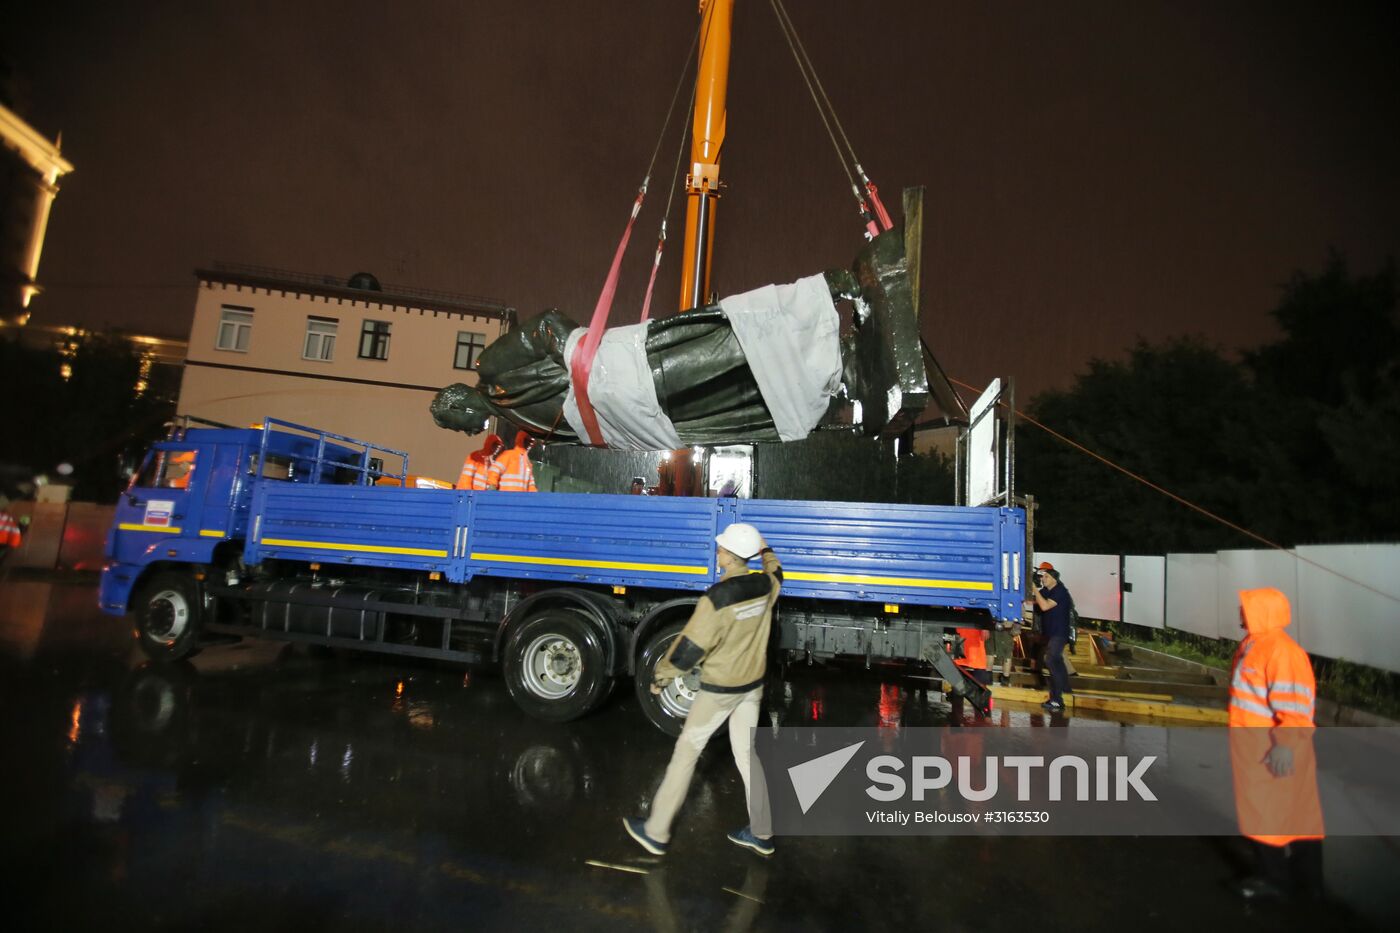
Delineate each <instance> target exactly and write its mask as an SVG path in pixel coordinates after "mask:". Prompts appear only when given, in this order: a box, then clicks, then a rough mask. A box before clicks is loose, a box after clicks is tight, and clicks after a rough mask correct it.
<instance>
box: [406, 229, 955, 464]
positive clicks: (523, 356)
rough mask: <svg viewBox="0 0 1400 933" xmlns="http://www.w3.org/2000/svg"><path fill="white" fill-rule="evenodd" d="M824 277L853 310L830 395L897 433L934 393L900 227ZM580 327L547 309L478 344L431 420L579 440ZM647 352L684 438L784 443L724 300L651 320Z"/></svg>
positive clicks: (870, 428) (864, 423)
mask: <svg viewBox="0 0 1400 933" xmlns="http://www.w3.org/2000/svg"><path fill="white" fill-rule="evenodd" d="M824 278H825V282H826V286H827V288H828V290H829V293H830V296H831V300H832V302H833V303H835V302H839V301H850V302H851V303H852V305H853V313H852V315H851V322H852V324H851V327H850V329H849V331H848V332H847V333H845V334H842V335H841V336H840V388H839V391H838V392H837V393H836V396H835V397H836V399H837V400H844V401H849V402H851V403H853V404H852V405H851V408H852V412H853V417H852V419H851V420H852V421H853V422H854V423H855V424H858V425H859V426H860V428H861V429H862V430H863V431H864V433H866V434H868V435H881V436H892V435H894V434H898V433H899V432H901V431H903V430H904V429H905V428H907V427H908V426H909V425H910V424H911V423H912V422H913V419H914V418H915V417H917V416H918V414H919V413H920V412H921V411H923V409H924V407H925V406H926V404H927V403H928V400H929V394H930V388H929V378H928V372H927V370H926V369H925V367H924V364H923V359H922V349H921V345H920V340H919V329H918V320H917V316H916V310H915V298H914V292H913V290H912V288H911V285H910V273H909V268H908V264H907V262H906V258H905V242H904V231H903V228H899V227H896V228H895V229H893V230H890V231H888V232H886V233H884V234H881V235H880V236H878V237H876V238H875V239H874V240H873V241H871V242H870V243H869V244H868V245H867V246H866V247H865V248H864V249H863V250H862V251H861V252H860V254H859V255H858V256H857V258H856V261H855V263H854V264H853V268H852V270H851V271H847V270H844V269H842V270H835V271H829V272H826V273H824ZM578 327H579V325H578V324H576V323H575V322H574V321H571V320H569V319H568V318H566V317H564V316H563V315H562V314H560V313H559V312H558V311H555V310H549V311H545V312H544V313H542V314H540V315H538V316H536V317H534V318H532V319H531V320H529V321H526V322H524V323H523V324H522V325H521V326H519V327H517V328H515V329H513V330H511V331H510V332H508V333H507V334H505V335H503V336H502V337H500V338H499V339H497V340H496V341H495V342H494V343H492V344H491V345H490V346H489V347H487V348H486V349H485V350H484V351H482V354H481V357H480V360H479V363H478V367H477V372H478V376H479V379H478V384H477V386H475V387H473V386H467V385H464V384H462V383H454V384H453V385H450V386H447V387H446V388H444V389H442V390H441V391H439V392H438V393H437V395H436V396H435V397H434V399H433V401H432V404H431V406H430V408H431V411H432V414H433V419H434V420H435V421H436V422H437V424H438V425H439V426H440V427H443V428H448V429H451V430H457V431H463V432H466V433H468V434H476V433H479V432H481V431H483V430H485V427H486V422H487V419H488V418H490V417H492V416H495V417H500V418H505V419H507V420H509V421H511V422H513V423H514V424H517V425H519V426H520V427H522V428H524V429H525V430H526V431H528V432H530V433H531V434H533V435H535V436H537V437H541V438H548V439H549V440H551V441H564V442H573V443H580V442H586V440H582V441H581V439H580V437H579V435H578V433H577V432H576V430H575V429H574V427H573V426H571V425H570V424H569V419H568V418H566V417H564V407H565V400H566V397H567V396H568V395H569V387H570V379H569V373H568V371H567V369H566V368H565V347H566V344H567V342H568V338H569V335H570V334H571V333H573V332H574V331H575V330H576V329H577V328H578ZM644 350H645V362H646V366H647V367H648V368H649V369H650V371H651V382H652V384H653V385H654V387H655V390H656V396H655V397H656V401H657V402H658V403H659V405H660V409H661V411H662V412H663V413H664V415H665V416H666V417H669V419H670V422H671V424H672V425H674V436H675V437H677V438H678V439H679V441H680V443H681V444H686V445H689V444H719V443H745V442H755V441H778V440H780V439H781V438H780V435H779V432H778V430H777V429H776V427H775V423H774V417H773V415H772V414H771V413H770V410H769V406H768V405H767V404H766V403H765V401H764V396H763V394H762V392H761V391H760V389H759V382H758V380H756V379H755V376H754V374H753V371H752V370H751V369H750V366H749V360H748V358H747V357H746V356H745V353H744V350H743V349H742V348H741V347H740V342H739V339H738V338H737V337H736V335H735V331H734V328H733V327H732V326H731V324H730V321H729V320H728V319H727V318H726V316H725V312H724V311H723V310H722V309H721V307H720V304H711V305H706V306H704V307H701V308H694V309H692V310H689V311H685V312H682V313H680V314H677V315H676V316H674V317H671V318H666V319H664V320H655V321H652V322H650V324H649V325H648V326H647V328H646V330H645V335H644ZM935 376H936V377H939V378H940V383H939V385H938V386H936V387H935V388H936V389H941V390H945V391H937V395H938V397H939V401H940V402H944V400H945V397H952V398H953V399H956V396H955V395H954V394H953V393H952V392H951V389H950V388H947V387H946V381H945V380H942V378H941V376H942V374H941V371H938V370H937V367H936V366H935ZM590 385H592V383H590ZM837 407H838V406H837V405H834V404H833V405H832V406H831V409H830V410H832V411H834V410H835V409H836V408H837ZM945 410H947V405H946V404H945ZM634 446H635V445H634ZM640 449H648V448H640ZM650 449H662V448H660V447H653V448H650Z"/></svg>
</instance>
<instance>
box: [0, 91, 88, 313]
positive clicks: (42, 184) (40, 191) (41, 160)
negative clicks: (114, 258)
mask: <svg viewBox="0 0 1400 933" xmlns="http://www.w3.org/2000/svg"><path fill="white" fill-rule="evenodd" d="M0 153H3V154H2V155H0V321H5V322H10V323H16V324H24V323H26V322H27V321H28V320H29V302H30V301H31V300H32V299H33V298H34V296H35V295H37V294H39V292H40V291H42V288H41V287H40V285H39V281H38V276H39V257H40V255H41V254H42V253H43V251H44V235H45V233H46V232H47V230H48V226H49V209H50V208H51V207H52V206H53V199H54V197H55V196H56V195H57V194H58V180H59V179H60V178H62V177H63V176H64V175H66V174H68V173H69V172H71V171H73V164H72V163H71V162H69V161H68V160H67V159H65V158H63V155H62V153H61V152H60V150H59V143H57V142H49V141H48V140H47V139H45V138H44V137H43V136H41V135H40V134H39V133H38V131H36V130H35V129H34V128H33V127H32V126H30V125H29V124H28V123H26V122H24V120H22V119H20V117H19V115H18V114H16V113H15V112H14V111H12V110H10V109H9V108H7V107H5V106H2V105H0Z"/></svg>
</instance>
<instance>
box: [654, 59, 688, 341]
mask: <svg viewBox="0 0 1400 933" xmlns="http://www.w3.org/2000/svg"><path fill="white" fill-rule="evenodd" d="M693 50H694V47H693V46H692V51H693ZM696 79H697V80H696V81H693V82H691V85H690V104H689V106H688V107H687V108H686V109H687V110H692V111H693V110H694V109H695V86H696V84H697V83H698V79H699V75H698V74H697V75H696ZM672 106H674V104H673V105H672ZM662 132H663V133H664V132H665V129H664V128H663V129H662ZM685 134H686V126H685V123H684V122H682V123H681V133H680V143H679V144H678V145H677V146H676V165H675V168H674V169H672V171H671V187H670V188H668V189H666V209H665V210H664V211H662V212H661V229H660V231H659V232H658V233H657V235H656V257H655V258H654V259H653V260H652V262H651V277H650V278H649V279H648V280H647V293H646V298H644V299H643V300H642V316H641V320H642V321H645V320H647V318H649V317H650V316H651V293H652V291H653V290H654V289H655V288H656V273H657V272H658V271H660V269H661V252H662V250H664V249H665V248H666V220H667V218H669V217H670V216H671V205H672V204H673V203H674V202H675V200H676V186H677V182H679V181H680V178H681V162H682V161H684V156H685Z"/></svg>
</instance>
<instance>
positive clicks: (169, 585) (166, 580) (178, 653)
mask: <svg viewBox="0 0 1400 933" xmlns="http://www.w3.org/2000/svg"><path fill="white" fill-rule="evenodd" d="M203 608H204V603H203V598H202V596H201V594H200V592H199V585H198V584H197V583H196V582H195V580H194V578H193V577H191V576H190V575H189V574H185V573H178V572H175V571H166V572H163V573H157V574H155V575H154V576H152V577H151V578H150V579H149V580H147V581H146V582H145V584H143V585H142V587H141V589H140V591H138V592H137V594H136V598H135V599H134V600H132V612H133V613H134V614H135V616H136V636H137V640H138V641H140V643H141V650H142V651H144V652H145V653H146V657H148V658H150V659H151V660H152V661H158V662H160V663H162V664H167V663H170V662H172V661H179V660H180V659H182V658H189V657H193V656H194V655H195V654H196V653H198V651H199V628H200V622H201V621H203V615H204V613H203Z"/></svg>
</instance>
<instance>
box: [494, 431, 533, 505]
mask: <svg viewBox="0 0 1400 933" xmlns="http://www.w3.org/2000/svg"><path fill="white" fill-rule="evenodd" d="M534 445H535V439H534V438H533V437H531V436H530V435H529V434H526V433H525V432H524V431H519V432H517V433H516V435H515V446H514V447H512V448H511V449H510V450H507V451H506V452H505V453H503V454H501V455H500V456H499V457H497V458H496V462H495V463H493V464H492V465H491V475H492V477H493V478H494V480H495V486H494V488H496V489H499V490H500V491H501V492H539V490H538V489H536V488H535V468H534V467H533V466H531V465H530V448H531V447H533V446H534Z"/></svg>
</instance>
